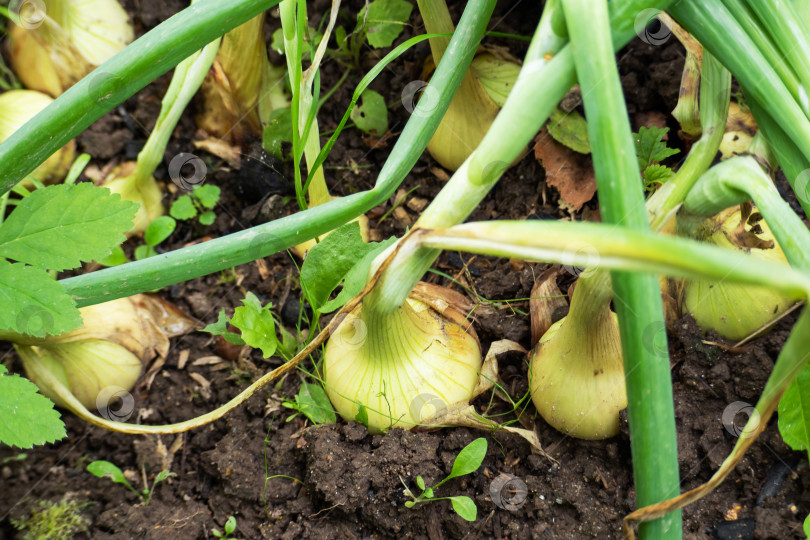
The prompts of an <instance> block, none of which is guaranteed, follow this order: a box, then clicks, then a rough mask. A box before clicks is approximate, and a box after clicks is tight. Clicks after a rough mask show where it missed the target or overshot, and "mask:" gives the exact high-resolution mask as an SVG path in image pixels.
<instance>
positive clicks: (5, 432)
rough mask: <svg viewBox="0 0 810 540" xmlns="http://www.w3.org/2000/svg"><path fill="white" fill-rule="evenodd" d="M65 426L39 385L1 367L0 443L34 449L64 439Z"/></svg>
mask: <svg viewBox="0 0 810 540" xmlns="http://www.w3.org/2000/svg"><path fill="white" fill-rule="evenodd" d="M66 435H67V434H66V433H65V424H63V423H62V420H61V419H60V416H59V413H58V412H57V411H56V410H55V409H54V408H53V402H52V401H51V400H50V399H48V398H46V397H45V396H43V395H42V394H40V393H39V392H37V386H36V385H35V384H34V383H32V382H31V381H29V380H28V379H25V378H23V377H20V376H19V375H9V374H7V373H6V367H5V366H4V365H2V364H0V443H3V444H7V445H9V446H16V447H18V448H31V447H32V446H34V445H35V444H45V443H52V442H54V441H58V440H59V439H64V438H65V436H66Z"/></svg>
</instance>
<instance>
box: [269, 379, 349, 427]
mask: <svg viewBox="0 0 810 540" xmlns="http://www.w3.org/2000/svg"><path fill="white" fill-rule="evenodd" d="M281 405H282V406H284V407H287V408H288V409H293V410H295V411H298V412H296V413H295V414H293V415H291V416H289V417H287V422H289V421H290V420H292V419H293V418H295V417H296V416H298V415H299V414H303V415H304V416H306V417H307V418H309V419H310V420H311V421H312V423H313V424H331V423H333V422H335V420H337V416H336V415H335V410H334V409H333V408H332V403H331V402H330V401H329V396H327V395H326V392H325V391H324V389H323V387H322V386H321V385H320V384H316V383H308V382H305V383H302V384H301V389H300V390H299V391H298V394H296V396H295V401H292V400H289V399H285V400H284V402H283V403H282V404H281Z"/></svg>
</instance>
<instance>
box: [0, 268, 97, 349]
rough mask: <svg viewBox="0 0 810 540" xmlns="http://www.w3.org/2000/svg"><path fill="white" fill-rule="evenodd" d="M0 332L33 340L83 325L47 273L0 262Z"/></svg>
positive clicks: (62, 292) (79, 316)
mask: <svg viewBox="0 0 810 540" xmlns="http://www.w3.org/2000/svg"><path fill="white" fill-rule="evenodd" d="M0 306H2V309H0V329H2V330H11V331H13V332H18V333H20V334H28V335H31V336H34V337H45V336H50V335H54V334H61V333H63V332H69V331H71V330H73V329H75V328H78V327H79V325H80V324H81V323H82V318H81V315H79V310H78V309H76V305H75V304H74V302H73V298H71V296H70V295H69V294H67V293H66V292H65V289H64V288H63V287H62V285H60V284H59V282H58V281H55V280H54V279H53V278H51V276H50V275H48V273H47V272H46V271H45V270H43V269H41V268H35V267H33V266H26V265H24V264H22V263H14V264H11V263H9V262H8V261H4V260H2V259H0Z"/></svg>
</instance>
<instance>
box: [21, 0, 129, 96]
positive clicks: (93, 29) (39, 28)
mask: <svg viewBox="0 0 810 540" xmlns="http://www.w3.org/2000/svg"><path fill="white" fill-rule="evenodd" d="M39 4H40V6H39V7H41V8H42V11H43V13H41V14H39V15H38V20H39V19H41V20H42V22H41V24H35V25H26V24H21V25H18V24H12V25H11V29H10V37H11V40H10V48H9V60H10V64H11V67H12V69H13V70H14V72H15V73H16V74H17V77H18V78H19V79H20V81H22V83H23V84H24V85H25V86H26V87H27V88H32V89H35V90H40V91H42V92H45V93H48V94H50V95H52V96H53V97H56V96H58V95H59V94H61V93H62V92H64V91H65V90H67V89H68V88H70V87H71V86H73V84H75V83H76V82H77V81H79V80H80V79H82V78H83V77H84V76H85V75H87V74H88V73H90V72H91V71H92V70H93V69H95V68H96V67H97V66H100V65H101V64H103V63H104V62H106V61H107V60H108V59H109V58H110V57H111V56H113V55H114V54H116V53H117V52H119V51H120V50H121V49H123V48H124V47H126V46H127V44H129V43H130V42H131V41H132V39H133V37H134V31H133V28H132V25H131V24H130V23H129V16H128V15H127V13H126V11H124V8H122V7H121V5H120V4H119V3H118V1H117V0H41V1H40V2H39Z"/></svg>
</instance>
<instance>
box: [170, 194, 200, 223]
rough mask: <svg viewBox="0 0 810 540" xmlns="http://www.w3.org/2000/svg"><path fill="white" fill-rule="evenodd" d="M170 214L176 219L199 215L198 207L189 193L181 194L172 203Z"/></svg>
mask: <svg viewBox="0 0 810 540" xmlns="http://www.w3.org/2000/svg"><path fill="white" fill-rule="evenodd" d="M169 214H170V215H171V216H172V217H173V218H174V219H191V218H193V217H194V216H196V215H197V207H196V206H194V201H192V200H191V197H189V196H188V195H181V196H180V197H178V198H177V200H176V201H174V202H173V203H172V207H171V208H170V209H169Z"/></svg>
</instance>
